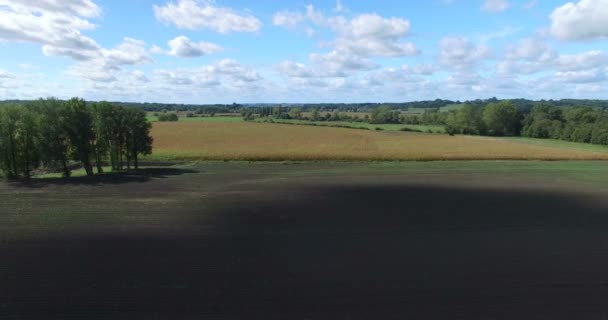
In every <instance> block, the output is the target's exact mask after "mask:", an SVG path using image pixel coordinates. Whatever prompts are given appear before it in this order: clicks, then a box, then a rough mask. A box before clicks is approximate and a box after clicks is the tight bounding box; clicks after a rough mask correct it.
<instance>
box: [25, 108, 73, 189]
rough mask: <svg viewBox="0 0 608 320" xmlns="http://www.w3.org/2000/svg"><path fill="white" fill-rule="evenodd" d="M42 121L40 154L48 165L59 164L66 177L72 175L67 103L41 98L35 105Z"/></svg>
mask: <svg viewBox="0 0 608 320" xmlns="http://www.w3.org/2000/svg"><path fill="white" fill-rule="evenodd" d="M33 108H34V109H35V112H36V113H38V115H39V121H40V126H39V127H40V144H39V150H40V156H41V160H42V162H43V163H44V164H45V165H47V166H56V165H59V166H60V167H61V169H62V173H63V176H64V177H66V178H67V177H69V176H70V175H71V170H70V168H69V166H68V160H69V154H70V138H69V135H68V131H67V124H66V119H65V112H64V108H65V103H64V102H62V101H60V100H57V99H55V98H48V99H40V100H38V101H36V102H35V103H34V105H33Z"/></svg>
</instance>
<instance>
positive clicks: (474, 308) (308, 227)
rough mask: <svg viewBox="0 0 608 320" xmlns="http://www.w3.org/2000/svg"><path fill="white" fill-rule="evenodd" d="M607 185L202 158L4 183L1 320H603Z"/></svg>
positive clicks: (550, 166)
mask: <svg viewBox="0 0 608 320" xmlns="http://www.w3.org/2000/svg"><path fill="white" fill-rule="evenodd" d="M607 176H608V167H607V166H605V165H604V164H603V163H602V162H597V161H596V162H576V163H573V162H521V161H517V162H470V161H466V162H458V161H441V162H401V163H398V162H390V163H361V162H357V163H312V162H306V163H291V164H284V163H272V162H255V163H243V162H238V163H237V162H227V163H224V162H215V163H211V162H206V163H201V164H197V165H187V166H183V167H167V168H156V169H154V168H149V169H146V170H142V171H140V172H139V173H133V174H129V175H126V174H125V175H115V176H107V177H104V176H96V177H92V178H86V177H82V178H75V179H72V180H61V179H56V180H41V181H34V182H32V183H29V184H18V183H0V202H2V204H3V206H2V210H1V211H0V257H2V261H1V263H0V318H1V319H30V318H31V319H467V320H468V319H484V320H485V319H497V320H499V319H500V320H502V319H505V320H507V319H552V320H554V319H603V318H605V315H606V314H608V304H607V303H606V297H607V295H608V287H607V286H606V284H607V283H608V273H607V272H606V270H608V255H607V254H606V252H608V240H607V236H606V235H607V234H608V215H606V212H607V211H608V200H607V199H608V198H607V197H606V194H607V193H608V180H607V179H606V178H605V177H607ZM82 199H88V200H87V201H83V200H82Z"/></svg>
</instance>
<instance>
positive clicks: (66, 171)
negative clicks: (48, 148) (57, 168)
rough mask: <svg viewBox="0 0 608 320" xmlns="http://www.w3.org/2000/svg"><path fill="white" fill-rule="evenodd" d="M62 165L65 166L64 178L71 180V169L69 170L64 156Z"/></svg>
mask: <svg viewBox="0 0 608 320" xmlns="http://www.w3.org/2000/svg"><path fill="white" fill-rule="evenodd" d="M61 165H63V177H64V178H69V177H70V176H71V175H72V172H71V171H70V168H68V162H67V160H66V159H65V157H64V156H62V157H61Z"/></svg>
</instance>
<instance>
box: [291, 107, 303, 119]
mask: <svg viewBox="0 0 608 320" xmlns="http://www.w3.org/2000/svg"><path fill="white" fill-rule="evenodd" d="M289 117H290V118H291V119H296V120H300V119H302V110H300V108H291V110H289Z"/></svg>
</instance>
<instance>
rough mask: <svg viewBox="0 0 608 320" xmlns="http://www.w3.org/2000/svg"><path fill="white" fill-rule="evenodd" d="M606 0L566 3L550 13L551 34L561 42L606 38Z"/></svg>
mask: <svg viewBox="0 0 608 320" xmlns="http://www.w3.org/2000/svg"><path fill="white" fill-rule="evenodd" d="M607 21H608V0H580V1H578V2H576V3H572V2H568V3H566V4H565V5H563V6H561V7H559V8H557V9H555V10H554V11H553V13H551V34H552V35H553V36H555V37H557V38H559V39H562V40H570V41H577V40H593V39H605V38H608V24H607Z"/></svg>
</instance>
